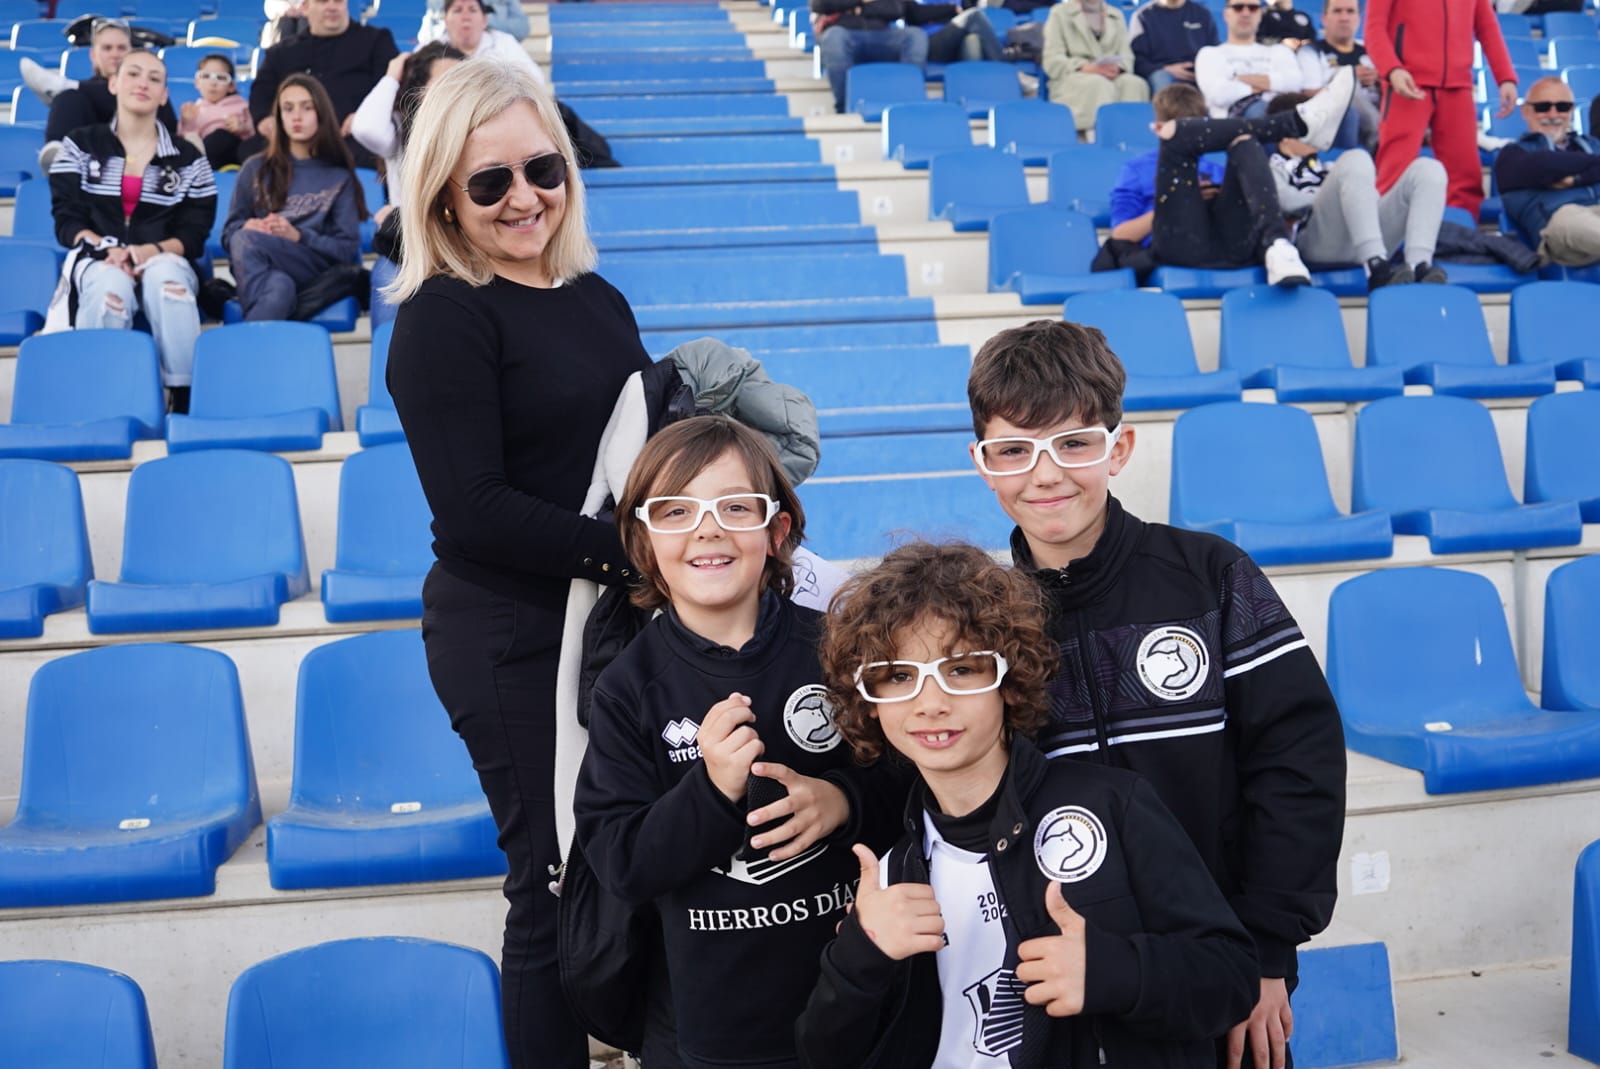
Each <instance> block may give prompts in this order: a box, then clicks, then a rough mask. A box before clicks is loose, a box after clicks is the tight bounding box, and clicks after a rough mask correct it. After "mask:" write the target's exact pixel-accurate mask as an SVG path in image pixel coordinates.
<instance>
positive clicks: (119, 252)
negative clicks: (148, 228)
mask: <svg viewBox="0 0 1600 1069" xmlns="http://www.w3.org/2000/svg"><path fill="white" fill-rule="evenodd" d="M106 263H108V264H110V265H111V266H112V267H116V268H120V269H121V270H122V271H124V272H126V273H128V274H130V275H131V274H133V249H131V248H130V247H128V246H127V245H113V246H112V247H111V248H109V249H107V250H106Z"/></svg>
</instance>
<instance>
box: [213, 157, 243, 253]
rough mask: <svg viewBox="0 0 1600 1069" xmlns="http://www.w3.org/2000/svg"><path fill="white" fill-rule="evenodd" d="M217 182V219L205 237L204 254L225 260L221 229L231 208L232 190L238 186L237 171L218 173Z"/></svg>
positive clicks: (226, 251) (225, 251)
mask: <svg viewBox="0 0 1600 1069" xmlns="http://www.w3.org/2000/svg"><path fill="white" fill-rule="evenodd" d="M215 178H216V181H217V217H216V219H215V220H213V221H212V224H211V233H210V234H208V235H206V252H207V253H208V254H210V255H211V256H212V257H213V258H215V259H219V260H226V259H227V258H228V250H227V249H225V248H224V247H223V245H222V227H223V225H224V224H225V223H227V221H228V213H229V211H230V210H231V209H232V206H233V190H234V187H235V186H237V185H238V184H239V172H238V171H219V172H217V174H216V175H215Z"/></svg>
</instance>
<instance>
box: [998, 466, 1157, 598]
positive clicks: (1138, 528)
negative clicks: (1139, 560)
mask: <svg viewBox="0 0 1600 1069" xmlns="http://www.w3.org/2000/svg"><path fill="white" fill-rule="evenodd" d="M1143 530H1144V522H1143V521H1142V520H1140V519H1138V518H1137V517H1135V516H1130V515H1129V514H1128V512H1127V510H1126V509H1124V508H1123V507H1122V502H1120V501H1118V500H1117V499H1116V496H1115V495H1113V494H1107V495H1106V525H1105V529H1104V530H1102V531H1101V532H1100V537H1099V539H1097V540H1096V541H1095V544H1094V549H1092V550H1090V551H1089V555H1088V556H1087V557H1079V558H1078V559H1077V560H1075V561H1073V562H1071V563H1070V564H1068V565H1067V566H1066V567H1065V568H1040V567H1038V566H1036V565H1035V564H1034V562H1033V551H1032V550H1030V549H1029V548H1028V540H1027V538H1026V537H1025V536H1024V535H1023V533H1022V528H1020V527H1018V528H1016V529H1014V530H1013V531H1012V532H1011V560H1012V562H1013V563H1014V564H1015V565H1016V566H1017V567H1018V568H1020V569H1022V570H1023V571H1025V572H1027V573H1029V574H1030V575H1032V576H1033V578H1034V581H1035V582H1037V583H1038V584H1039V585H1040V586H1041V587H1043V588H1044V589H1045V591H1046V593H1048V594H1049V595H1050V600H1051V602H1052V604H1055V605H1060V606H1064V607H1073V606H1078V605H1087V604H1088V603H1090V602H1092V601H1094V600H1095V599H1097V598H1098V597H1100V595H1102V594H1103V593H1104V592H1105V591H1106V590H1107V589H1109V588H1110V587H1111V586H1112V585H1113V584H1114V583H1115V582H1116V581H1117V578H1118V576H1119V575H1120V574H1121V572H1122V566H1123V565H1124V564H1125V563H1126V562H1127V559H1128V557H1129V556H1130V555H1131V554H1132V553H1133V548H1134V546H1135V545H1136V544H1137V543H1138V541H1139V536H1140V534H1141V533H1142V532H1143Z"/></svg>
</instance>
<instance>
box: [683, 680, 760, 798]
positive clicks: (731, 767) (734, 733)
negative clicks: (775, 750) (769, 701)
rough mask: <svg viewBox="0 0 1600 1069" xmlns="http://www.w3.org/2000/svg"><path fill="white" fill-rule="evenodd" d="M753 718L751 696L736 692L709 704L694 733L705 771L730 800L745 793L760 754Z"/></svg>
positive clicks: (754, 717)
mask: <svg viewBox="0 0 1600 1069" xmlns="http://www.w3.org/2000/svg"><path fill="white" fill-rule="evenodd" d="M755 719H756V714H755V713H753V712H751V711H750V699H749V698H747V697H745V696H744V695H743V694H739V693H737V692H736V693H733V694H730V695H728V696H727V697H726V698H724V699H722V700H721V701H720V702H718V703H717V704H715V705H713V706H712V707H711V709H710V710H709V711H708V712H707V713H706V716H705V719H704V720H702V721H701V722H700V732H699V734H698V735H696V736H695V745H697V746H699V747H700V757H701V759H702V760H704V761H705V763H706V773H707V774H708V775H709V776H710V777H711V782H712V784H713V785H715V787H716V788H717V790H719V791H721V792H722V794H723V797H725V798H727V799H728V801H730V802H737V801H739V800H740V799H741V798H743V797H744V791H745V781H746V780H748V779H749V778H750V765H751V764H752V763H754V761H755V759H756V758H758V757H760V756H761V750H762V746H761V738H760V736H758V735H757V734H756V729H755V728H753V727H751V726H750V725H751V724H753V723H755Z"/></svg>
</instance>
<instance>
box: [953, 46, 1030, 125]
mask: <svg viewBox="0 0 1600 1069" xmlns="http://www.w3.org/2000/svg"><path fill="white" fill-rule="evenodd" d="M944 98H945V99H946V100H948V101H953V102H954V103H956V104H959V105H961V106H962V107H963V108H965V109H966V110H967V115H968V116H970V117H971V118H974V119H982V118H987V117H988V114H989V109H990V108H992V107H994V106H995V105H996V104H1008V103H1012V102H1014V101H1018V100H1021V99H1022V84H1021V83H1020V82H1018V81H1017V68H1015V67H1013V66H1012V65H1011V64H1009V63H998V62H993V61H987V60H969V61H967V62H965V63H952V64H950V65H948V66H946V67H945V69H944Z"/></svg>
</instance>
